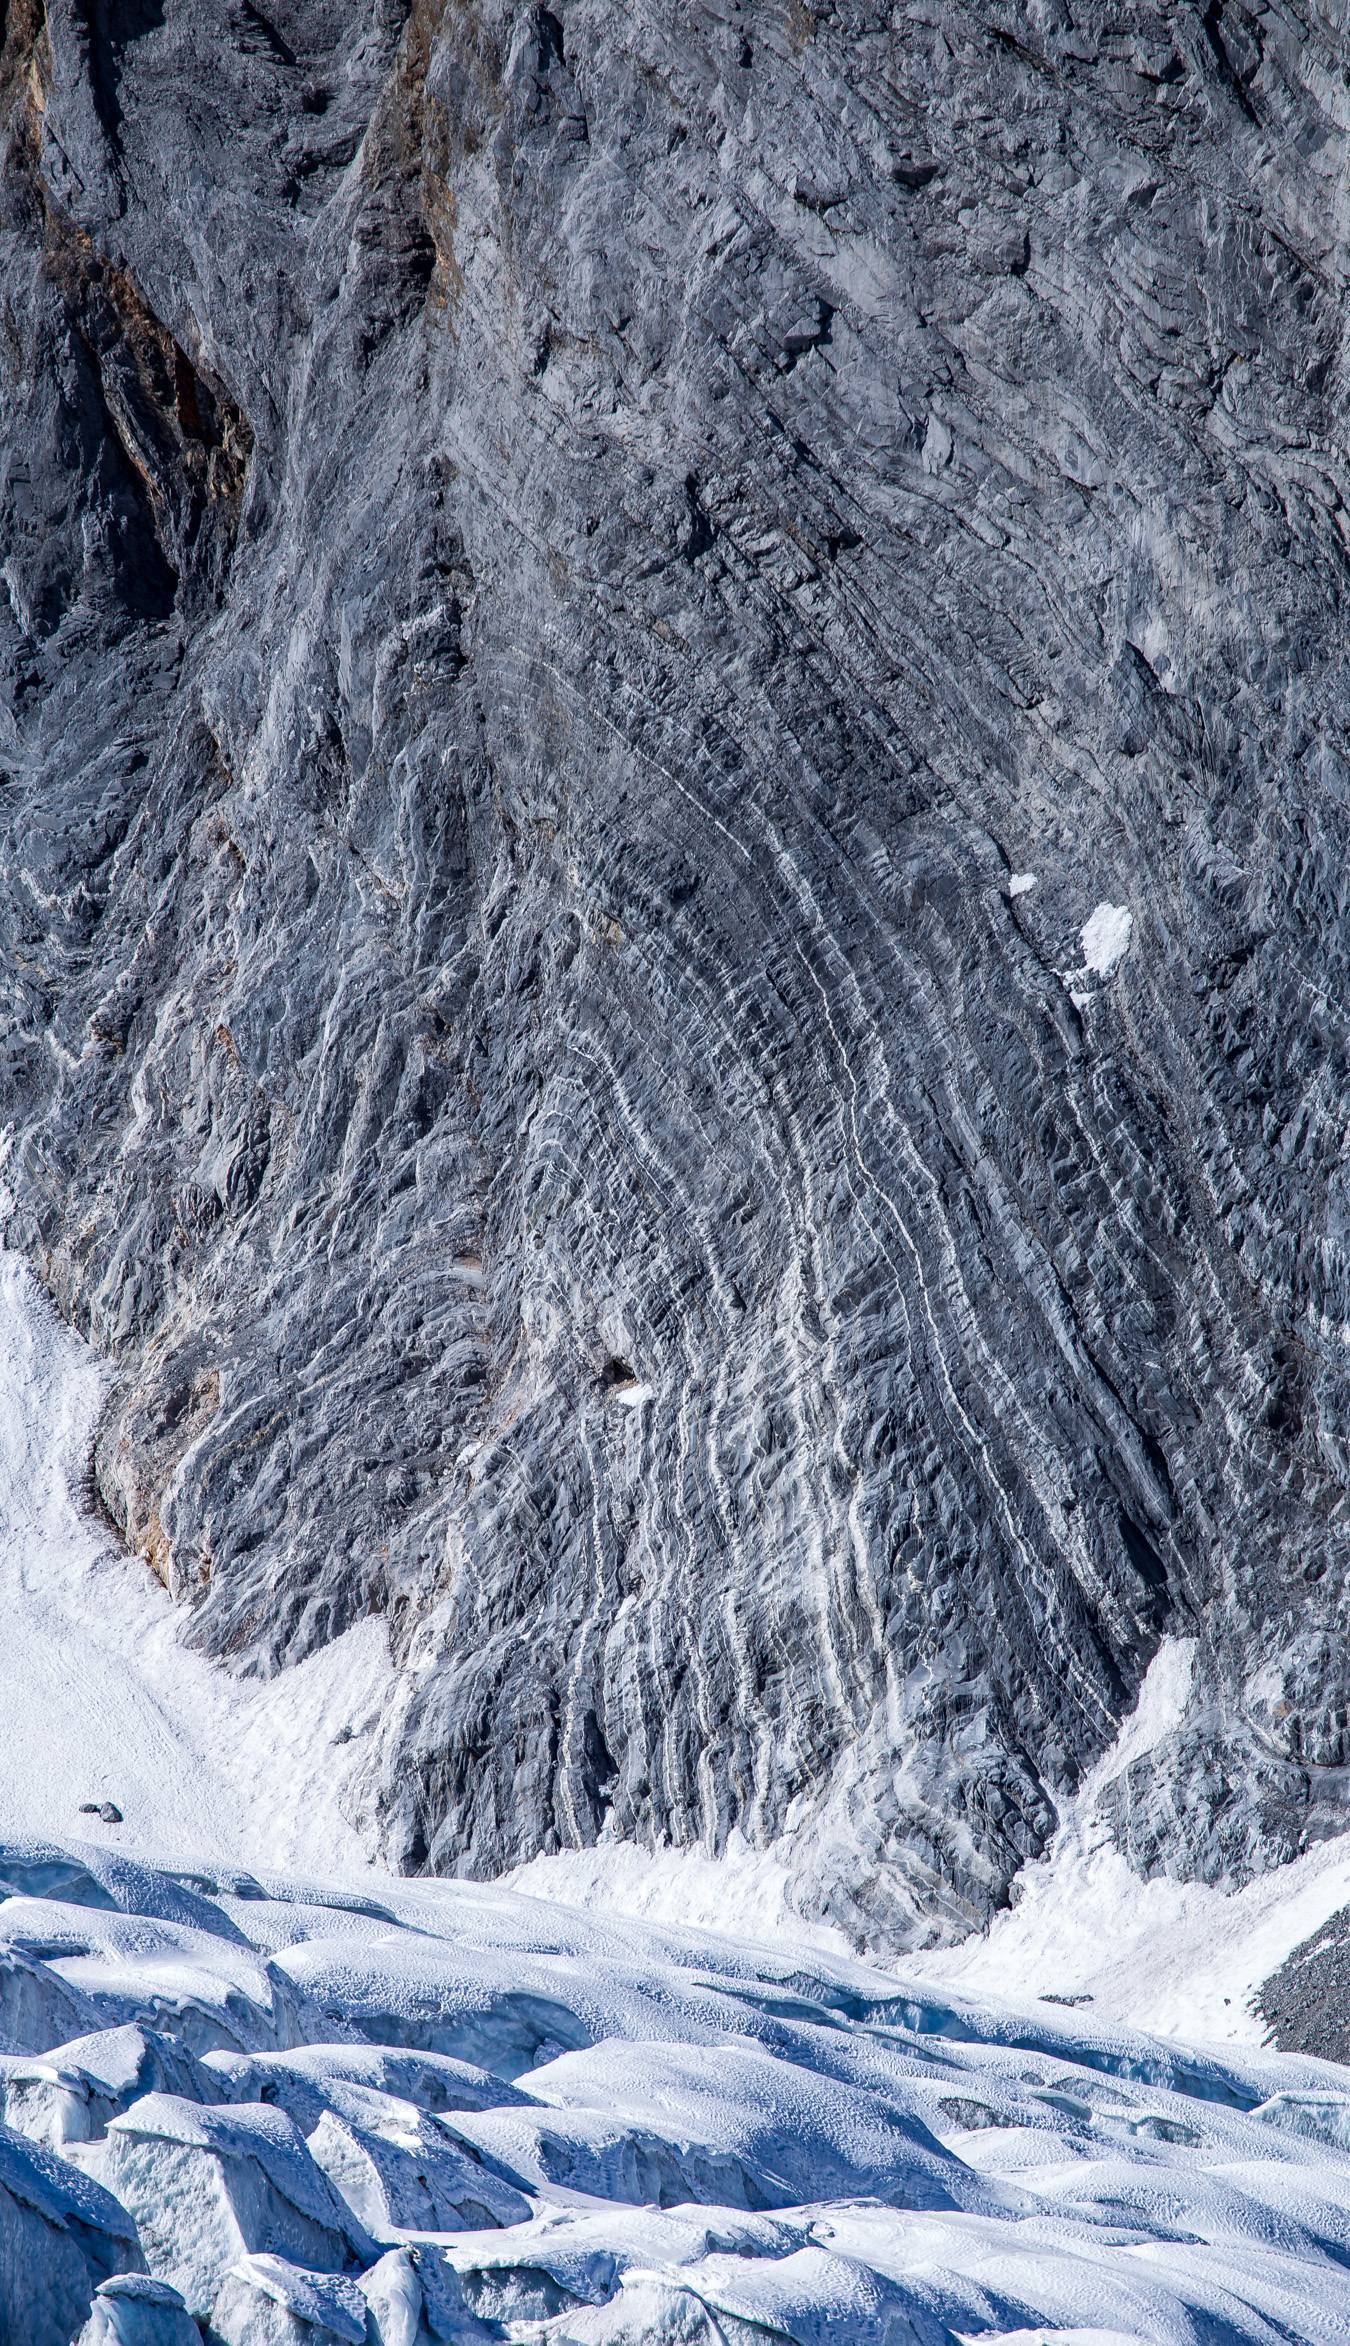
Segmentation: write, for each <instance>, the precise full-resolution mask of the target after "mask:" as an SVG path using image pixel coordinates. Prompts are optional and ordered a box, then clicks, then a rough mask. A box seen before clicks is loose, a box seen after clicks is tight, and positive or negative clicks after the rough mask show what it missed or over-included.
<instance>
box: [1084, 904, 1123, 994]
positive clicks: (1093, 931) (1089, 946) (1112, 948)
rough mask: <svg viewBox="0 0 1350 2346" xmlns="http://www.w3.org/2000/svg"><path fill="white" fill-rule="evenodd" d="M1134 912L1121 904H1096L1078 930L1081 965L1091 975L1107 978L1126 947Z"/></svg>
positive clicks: (1118, 962) (1121, 958)
mask: <svg viewBox="0 0 1350 2346" xmlns="http://www.w3.org/2000/svg"><path fill="white" fill-rule="evenodd" d="M1133 930H1134V914H1133V913H1132V912H1130V911H1129V910H1128V909H1127V908H1126V906H1125V905H1123V904H1099V905H1098V906H1097V907H1096V909H1095V910H1094V911H1093V912H1091V913H1089V915H1088V917H1087V919H1086V920H1085V921H1084V923H1083V926H1082V929H1081V931H1080V932H1079V943H1080V944H1081V946H1082V948H1083V966H1084V968H1085V969H1090V970H1091V971H1092V974H1093V976H1094V977H1102V978H1108V977H1110V975H1111V973H1112V971H1113V970H1114V969H1116V968H1117V967H1118V965H1119V964H1120V963H1121V962H1122V961H1123V960H1124V958H1125V955H1126V954H1127V953H1128V951H1129V949H1130V938H1131V935H1132V934H1133Z"/></svg>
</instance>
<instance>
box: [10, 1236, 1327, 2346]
mask: <svg viewBox="0 0 1350 2346" xmlns="http://www.w3.org/2000/svg"><path fill="white" fill-rule="evenodd" d="M99 1390H100V1388H99V1378H98V1372H97V1370H96V1369H95V1368H94V1366H93V1365H92V1364H91V1363H90V1361H89V1359H88V1356H87V1355H86V1354H84V1353H83V1351H82V1350H81V1348H80V1347H79V1346H77V1345H76V1344H75V1343H74V1342H73V1340H72V1339H70V1338H69V1337H68V1336H67V1335H65V1334H64V1333H63V1332H62V1331H61V1330H60V1329H59V1328H58V1326H57V1325H56V1323H55V1321H54V1320H53V1319H52V1317H51V1316H50V1314H49V1313H48V1312H47V1310H46V1308H45V1307H44V1306H43V1305H42V1304H41V1302H40V1300H39V1299H38V1297H37V1295H36V1293H35V1291H34V1289H33V1288H32V1287H31V1285H30V1284H29V1282H28V1281H27V1279H26V1277H25V1276H24V1274H23V1273H22V1272H20V1271H19V1270H18V1268H17V1267H16V1266H15V1265H14V1264H13V1263H12V1262H6V1261H4V1260H3V1258H0V1632H2V1634H3V1641H4V1642H3V1652H4V1659H5V1668H4V1671H3V1673H2V1674H0V1677H2V1680H3V1692H0V2099H2V2101H3V2113H2V2116H3V2124H0V2346H74V2342H75V2341H78V2342H79V2346H334V2342H336V2341H341V2342H343V2346H444V2342H447V2341H450V2342H460V2341H463V2342H466V2346H467V2342H470V2341H472V2342H476V2346H492V2342H493V2341H496V2342H498V2346H526V2342H527V2341H529V2342H537V2346H958V2342H960V2346H967V2342H971V2341H976V2340H978V2341H980V2342H981V2346H1049V2342H1050V2341H1052V2340H1053V2341H1055V2342H1056V2346H1121V2342H1123V2341H1126V2340H1130V2341H1136V2340H1137V2341H1152V2342H1156V2346H1236V2342H1237V2341H1259V2342H1261V2346H1276V2342H1277V2341H1278V2342H1279V2346H1323V2342H1326V2346H1330V2342H1331V2341H1333V2340H1334V2341H1347V2340H1350V2070H1345V2069H1340V2068H1337V2067H1334V2066H1332V2065H1330V2064H1326V2063H1320V2062H1315V2061H1311V2060H1306V2059H1302V2058H1299V2057H1296V2056H1289V2055H1280V2054H1276V2053H1273V2052H1269V2051H1266V2050H1264V2049H1262V2047H1261V2045H1260V2043H1259V2042H1258V2041H1257V2040H1258V2037H1259V2030H1258V2028H1257V2024H1256V2022H1255V2020H1254V2019H1253V2017H1252V2015H1251V2012H1250V2010H1249V2008H1248V1997H1249V1994H1250V1990H1251V1987H1252V1986H1253V1984H1255V1983H1256V1982H1258V1981H1259V1980H1260V1979H1261V1978H1262V1977H1264V1976H1265V1974H1266V1973H1267V1972H1268V1971H1269V1970H1270V1969H1271V1968H1272V1967H1273V1966H1274V1965H1275V1964H1276V1963H1278V1962H1279V1961H1280V1960H1281V1959H1282V1957H1283V1955H1284V1954H1285V1953H1287V1952H1288V1950H1289V1948H1290V1947H1291V1946H1292V1945H1293V1944H1295V1943H1296V1941H1297V1940H1299V1939H1300V1938H1302V1937H1304V1936H1306V1935H1307V1934H1308V1932H1309V1931H1311V1930H1312V1929H1313V1928H1315V1927H1316V1925H1317V1923H1319V1922H1320V1921H1321V1920H1322V1919H1323V1918H1324V1916H1325V1915H1326V1914H1328V1913H1330V1912H1331V1911H1333V1910H1334V1909H1335V1908H1336V1907H1337V1906H1338V1905H1342V1904H1345V1903H1346V1902H1347V1901H1350V1868H1348V1867H1347V1858H1346V1853H1345V1851H1344V1850H1343V1849H1342V1848H1341V1847H1340V1846H1339V1845H1336V1844H1331V1845H1328V1847H1327V1848H1326V1849H1325V1850H1323V1851H1321V1852H1318V1853H1316V1854H1315V1855H1314V1856H1312V1857H1310V1858H1308V1859H1306V1860H1304V1861H1303V1862H1302V1864H1301V1865H1299V1866H1295V1867H1291V1868H1288V1869H1286V1871H1285V1873H1284V1875H1282V1876H1275V1877H1272V1880H1271V1881H1270V1882H1267V1883H1263V1884H1257V1885H1254V1886H1253V1889H1252V1890H1250V1891H1248V1892H1244V1893H1242V1894H1241V1895H1240V1896H1237V1897H1232V1898H1225V1897H1223V1896H1222V1895H1221V1894H1219V1893H1217V1892H1213V1891H1198V1890H1194V1889H1190V1888H1185V1887H1182V1886H1178V1885H1168V1884H1162V1885H1156V1884H1155V1885H1142V1884H1140V1883H1138V1882H1137V1881H1135V1880H1134V1877H1133V1876H1130V1875H1128V1874H1127V1873H1126V1872H1125V1871H1124V1869H1123V1868H1122V1867H1121V1864H1120V1861H1119V1860H1118V1859H1117V1858H1116V1857H1115V1856H1114V1853H1113V1852H1112V1851H1110V1850H1109V1849H1108V1848H1106V1847H1105V1846H1104V1844H1103V1834H1102V1828H1101V1826H1100V1823H1099V1822H1098V1816H1097V1808H1096V1803H1097V1802H1098V1801H1099V1800H1100V1797H1101V1794H1102V1791H1103V1789H1104V1788H1105V1786H1106V1784H1107V1783H1108V1782H1109V1781H1110V1780H1111V1777H1112V1775H1113V1774H1114V1773H1117V1772H1118V1771H1119V1769H1120V1768H1121V1767H1123V1766H1125V1765H1126V1764H1128V1761H1129V1760H1130V1758H1131V1757H1132V1756H1134V1755H1135V1754H1136V1753H1137V1752H1138V1751H1139V1750H1141V1749H1143V1748H1144V1747H1145V1746H1146V1745H1147V1744H1148V1743H1149V1742H1151V1741H1153V1740H1155V1739H1156V1738H1157V1737H1159V1736H1160V1735H1163V1734H1165V1733H1166V1732H1167V1731H1168V1729H1169V1726H1170V1724H1171V1723H1172V1721H1173V1720H1174V1719H1175V1717H1176V1715H1177V1712H1178V1709H1179V1706H1180V1704H1181V1701H1182V1700H1183V1698H1184V1693H1185V1684H1186V1678H1187V1673H1188V1670H1189V1667H1190V1654H1189V1651H1188V1649H1187V1648H1186V1647H1185V1646H1184V1645H1181V1644H1173V1645H1170V1646H1167V1647H1165V1648H1164V1649H1163V1651H1162V1652H1161V1654H1160V1655H1159V1657H1158V1659H1157V1661H1156V1662H1155V1664H1154V1668H1153V1670H1152V1671H1151V1672H1150V1675H1149V1679H1148V1681H1147V1684H1146V1686H1145V1690H1144V1695H1143V1697H1142V1699H1141V1702H1140V1705H1139V1708H1138V1710H1137V1712H1136V1714H1135V1717H1134V1718H1133V1719H1132V1720H1131V1721H1130V1722H1129V1723H1128V1724H1127V1726H1126V1729H1125V1731H1124V1733H1123V1735H1122V1738H1121V1741H1120V1743H1119V1745H1118V1746H1117V1749H1116V1751H1115V1752H1114V1753H1113V1754H1111V1755H1110V1757H1109V1758H1108V1759H1107V1760H1106V1761H1104V1762H1103V1763H1102V1766H1101V1767H1100V1768H1099V1769H1098V1771H1097V1772H1096V1775H1095V1776H1094V1778H1093V1780H1092V1781H1091V1782H1090V1783H1089V1784H1087V1785H1086V1786H1085V1787H1084V1791H1083V1793H1082V1796H1081V1797H1080V1799H1079V1800H1078V1801H1077V1802H1076V1803H1074V1804H1073V1807H1072V1809H1071V1810H1070V1811H1069V1812H1068V1813H1067V1814H1066V1816H1065V1818H1064V1821H1063V1824H1062V1828H1061V1831H1060V1834H1059V1836H1058V1839H1057V1841H1056V1844H1055V1847H1054V1848H1053V1850H1052V1851H1051V1852H1050V1854H1049V1855H1048V1857H1047V1859H1046V1860H1045V1862H1044V1864H1043V1865H1042V1866H1040V1867H1035V1868H1031V1869H1029V1870H1028V1874H1027V1876H1026V1878H1025V1884H1024V1887H1023V1892H1022V1895H1021V1897H1020V1898H1019V1899H1018V1900H1017V1901H1016V1903H1015V1904H1014V1906H1013V1907H1012V1909H1011V1910H1010V1912H1009V1913H1008V1914H1006V1915H1004V1916H1003V1917H1001V1918H1000V1919H999V1921H998V1922H997V1923H996V1924H995V1926H994V1928H993V1930H992V1931H991V1932H990V1933H989V1934H988V1935H987V1936H986V1937H984V1938H983V1939H980V1940H978V1941H974V1942H972V1943H971V1944H970V1945H968V1946H967V1947H964V1948H959V1949H957V1950H955V1951H953V1952H949V1953H947V1954H945V1955H929V1956H924V1957H921V1958H915V1959H913V1960H911V1961H910V1962H909V1963H907V1964H906V1965H905V1966H904V1967H903V1974H902V1975H901V1976H897V1975H896V1974H895V1973H894V1972H892V1971H889V1970H883V1969H880V1968H877V1967H876V1966H874V1965H868V1964H864V1963H861V1962H859V1961H856V1960H854V1959H852V1958H850V1957H849V1956H848V1955H847V1954H846V1953H845V1952H843V1951H842V1950H841V1949H840V1948H839V1947H838V1946H837V1945H831V1944H830V1943H829V1942H830V1939H831V1934H829V1933H828V1932H823V1931H817V1932H814V1933H807V1932H806V1931H805V1930H804V1928H803V1926H802V1925H801V1924H800V1923H797V1922H795V1921H794V1920H793V1918H792V1915H791V1911H790V1904H789V1891H790V1883H789V1880H788V1877H787V1874H786V1872H785V1869H784V1866H783V1864H782V1862H781V1859H779V1858H775V1857H774V1856H773V1855H772V1854H770V1855H767V1856H766V1855H763V1854H754V1853H751V1852H749V1851H742V1852H741V1853H740V1854H739V1856H738V1857H737V1858H736V1859H735V1860H734V1861H732V1862H730V1863H728V1864H723V1865H718V1864H715V1863H714V1862H713V1861H712V1860H710V1859H708V1858H706V1857H697V1856H692V1857H687V1858H676V1857H673V1856H669V1855H668V1856H665V1857H646V1856H644V1855H642V1854H641V1853H639V1852H636V1851H632V1850H625V1849H621V1848H615V1849H601V1850H600V1851H597V1852H584V1853H575V1854H573V1855H571V1856H568V1857H563V1858H558V1859H551V1860H540V1861H537V1862H536V1864H535V1865H534V1866H533V1867H531V1868H528V1869H525V1872H524V1875H523V1876H522V1877H520V1878H519V1879H518V1882H517V1884H516V1885H515V1886H513V1885H507V1884H494V1885H485V1886H479V1885H472V1884H467V1883H461V1882H408V1881H398V1880H394V1879H392V1878H390V1877H388V1876H385V1875H381V1874H379V1873H377V1872H376V1871H375V1870H374V1869H372V1868H371V1867H369V1866H368V1865H366V1864H364V1862H363V1855H364V1853H363V1850H362V1847H361V1844H360V1841H359V1838H358V1836H357V1834H356V1832H355V1831H354V1830H353V1828H352V1827H351V1826H350V1824H348V1823H347V1822H346V1821H345V1819H344V1816H343V1811H342V1801H343V1796H344V1789H345V1783H346V1778H345V1775H344V1769H346V1770H350V1767H351V1765H352V1754H353V1748H354V1747H355V1748H358V1749H359V1739H360V1737H361V1735H363V1734H364V1733H367V1732H369V1731H370V1730H371V1728H372V1726H373V1724H374V1721H375V1719H376V1716H377V1713H378V1710H379V1706H380V1702H381V1699H382V1695H383V1692H384V1689H385V1686H386V1682H387V1670H386V1666H385V1663H384V1661H383V1657H382V1654H381V1650H380V1647H379V1644H378V1641H377V1639H375V1638H374V1637H373V1636H372V1637H370V1638H367V1637H366V1636H365V1635H364V1634H362V1635H360V1636H357V1637H355V1638H353V1639H351V1640H344V1641H343V1642H342V1645H341V1647H339V1648H338V1649H334V1650H333V1651H331V1652H330V1653H329V1654H328V1655H325V1656H323V1657H321V1659H320V1664H319V1665H315V1664H311V1665H307V1666H306V1667H305V1668H304V1669H301V1670H299V1671H296V1672H292V1673H287V1674H284V1675H283V1676H282V1677H281V1678H279V1679H277V1680H276V1681H274V1682H273V1683H272V1684H271V1685H269V1686H265V1687H260V1686H258V1685H256V1684H254V1685H248V1684H244V1685H240V1684H236V1683H235V1682H233V1681H232V1680H230V1679H228V1678H226V1677H224V1676H223V1675H221V1674H219V1673H217V1672H216V1671H214V1670H213V1669H211V1668H210V1667H209V1665H207V1664H206V1663H205V1662H204V1661H202V1660H201V1659H200V1658H199V1657H197V1656H194V1655H192V1654H191V1653H189V1652H187V1651H185V1649H184V1648H183V1647H182V1645H181V1644H180V1643H179V1640H178V1636H177V1626H178V1625H177V1621H176V1619H175V1617H174V1615H173V1613H172V1611H171V1609H170V1607H169V1605H168V1602H167V1600H166V1599H165V1598H164V1596H163V1593H162V1592H161V1591H160V1590H159V1589H158V1588H157V1586H156V1584H154V1583H153V1582H151V1581H149V1579H148V1578H147V1577H145V1576H143V1575H142V1574H141V1572H140V1568H139V1567H137V1566H134V1565H129V1564H128V1562H127V1560H126V1559H125V1558H124V1557H121V1556H119V1555H117V1554H116V1553H115V1552H114V1551H113V1550H112V1549H111V1547H110V1545H109V1543H108V1542H106V1541H105V1540H104V1539H103V1538H102V1537H101V1536H100V1534H99V1533H98V1531H97V1529H96V1528H94V1527H92V1526H91V1525H90V1523H89V1522H88V1520H87V1519H86V1517H85V1515H84V1514H83V1512H82V1510H81V1507H80V1504H79V1498H78V1494H79V1491H80V1487H81V1478H82V1474H83V1463H84V1459H85V1455H86V1452H87V1445H88V1439H89V1434H90V1430H91V1427H92V1424H93V1421H94V1418H95V1415H96V1412H97V1407H98V1402H99ZM342 1730H346V1731H347V1733H346V1734H345V1735H344V1737H343V1740H341V1741H337V1740H336V1738H337V1736H338V1734H339V1733H340V1731H342ZM105 1798H110V1799H112V1800H114V1801H116V1803H117V1804H118V1806H119V1807H120V1808H121V1809H122V1810H123V1812H124V1818H123V1822H122V1823H121V1824H118V1825H113V1824H104V1823H103V1822H102V1821H101V1820H98V1819H84V1818H81V1817H80V1815H79V1813H78V1812H79V1807H80V1804H81V1802H82V1801H84V1800H86V1799H100V1800H101V1799H105ZM151 1851H153V1852H154V1853H155V1861H154V1862H151V1861H150V1858H149V1857H148V1856H147V1854H146V1853H147V1852H151ZM520 1880H524V1881H526V1882H528V1883H529V1884H530V1885H531V1886H532V1887H533V1888H541V1887H544V1886H548V1887H551V1888H552V1890H554V1891H555V1892H558V1893H561V1895H559V1896H554V1897H551V1898H545V1897H540V1896H534V1895H527V1894H525V1893H524V1892H523V1890H522V1888H521V1887H520V1886H519V1885H520ZM567 1900H571V1901H573V1902H572V1903H568V1902H566V1901H567ZM577 1901H582V1902H585V1903H584V1906H583V1904H582V1903H577ZM621 1906H627V1907H628V1908H629V1909H630V1910H631V1909H638V1908H645V1909H646V1914H645V1917H644V1918H640V1917H639V1916H638V1914H637V1913H635V1912H632V1911H630V1912H629V1913H628V1914H627V1915H626V1916H625V1915H623V1914H621V1913H620V1912H619V1911H618V1909H619V1908H620V1907H621ZM602 1907H603V1909H604V1911H603V1912H602V1911H601V1908H602ZM586 1908H589V1910H585V1909H586ZM710 1925H711V1926H720V1927H708V1926H710ZM1066 1994H1072V1995H1077V1996H1088V1997H1091V1999H1092V2001H1091V2002H1088V2003H1085V2004H1083V2005H1081V2006H1080V2007H1076V2008H1068V2007H1066V2006H1064V2005H1062V2004H1060V2003H1058V2002H1055V2001H1045V2000H1038V1999H1041V1998H1054V1997H1057V1996H1060V1995H1066ZM1225 1998H1227V1999H1228V2002H1225ZM1140 2022H1144V2023H1151V2024H1152V2027H1153V2030H1154V2033H1145V2030H1144V2028H1143V2027H1141V2026H1140V2025H1138V2023H1140ZM1160 2029H1162V2030H1166V2031H1168V2032H1169V2033H1168V2034H1167V2035H1166V2036H1164V2035H1161V2034H1159V2033H1157V2031H1158V2030H1160ZM1223 2037H1227V2038H1228V2039H1229V2040H1230V2041H1229V2042H1227V2043H1226V2044H1225V2043H1220V2042H1219V2041H1217V2040H1219V2039H1221V2038H1223ZM1206 2039H1208V2040H1210V2041H1209V2042H1208V2044H1206V2043H1205V2042H1204V2041H1203V2040H1206ZM1183 2040H1185V2041H1183Z"/></svg>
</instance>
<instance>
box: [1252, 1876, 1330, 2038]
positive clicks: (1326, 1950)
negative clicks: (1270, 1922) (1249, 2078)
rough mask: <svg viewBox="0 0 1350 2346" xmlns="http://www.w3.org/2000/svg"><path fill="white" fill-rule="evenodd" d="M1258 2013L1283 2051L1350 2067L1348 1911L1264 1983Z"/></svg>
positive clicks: (1304, 1945) (1258, 1999) (1289, 1957)
mask: <svg viewBox="0 0 1350 2346" xmlns="http://www.w3.org/2000/svg"><path fill="white" fill-rule="evenodd" d="M1256 2010H1257V2012H1258V2014H1259V2015H1260V2017H1261V2019H1262V2020H1263V2021H1264V2022H1265V2025H1266V2027H1267V2029H1268V2030H1269V2032H1270V2034H1269V2042H1270V2043H1271V2044H1273V2045H1278V2046H1279V2048H1280V2050H1281V2052H1284V2053H1312V2054H1315V2055H1316V2057H1317V2059H1318V2060H1319V2061H1347V2062H1350V1907H1345V1906H1343V1907H1342V1908H1341V1911H1340V1913H1339V1914H1333V1915H1332V1917H1331V1919H1330V1921H1328V1922H1324V1923H1323V1925H1322V1927H1321V1929H1320V1930H1319V1931H1314V1932H1313V1935H1312V1937H1311V1938H1310V1939H1305V1940H1304V1941H1303V1944H1302V1946H1301V1947H1295V1949H1294V1952H1293V1954H1292V1955H1290V1956H1288V1957H1287V1958H1286V1960H1285V1961H1284V1962H1283V1963H1282V1964H1281V1965H1280V1968H1279V1970H1278V1971H1273V1972H1272V1973H1271V1975H1270V1977H1269V1979H1267V1980H1264V1981H1263V1982H1262V1984H1261V1987H1260V1989H1259V1991H1258V1993H1257V1996H1256Z"/></svg>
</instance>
